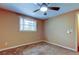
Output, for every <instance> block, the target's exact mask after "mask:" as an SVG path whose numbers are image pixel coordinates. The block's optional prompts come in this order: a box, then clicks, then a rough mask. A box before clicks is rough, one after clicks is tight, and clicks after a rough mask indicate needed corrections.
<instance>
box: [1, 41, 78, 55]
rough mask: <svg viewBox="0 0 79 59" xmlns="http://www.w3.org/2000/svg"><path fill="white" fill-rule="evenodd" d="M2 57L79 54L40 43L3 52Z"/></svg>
mask: <svg viewBox="0 0 79 59" xmlns="http://www.w3.org/2000/svg"><path fill="white" fill-rule="evenodd" d="M0 55H79V53H78V52H74V51H71V50H68V49H65V48H61V47H59V46H55V45H51V44H48V43H45V42H40V43H36V44H31V45H25V46H21V47H18V48H14V49H9V50H5V51H1V52H0Z"/></svg>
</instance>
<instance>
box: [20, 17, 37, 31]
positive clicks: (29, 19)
mask: <svg viewBox="0 0 79 59" xmlns="http://www.w3.org/2000/svg"><path fill="white" fill-rule="evenodd" d="M25 18H26V17H23V16H20V19H19V31H20V32H28V31H32V32H36V31H37V21H36V20H34V19H31V18H26V20H28V21H33V22H35V29H34V30H24V19H25ZM21 19H22V20H23V24H21ZM21 26H23V30H21Z"/></svg>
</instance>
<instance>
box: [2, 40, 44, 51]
mask: <svg viewBox="0 0 79 59" xmlns="http://www.w3.org/2000/svg"><path fill="white" fill-rule="evenodd" d="M39 42H43V41H42V40H39V41H35V42H29V43H25V44H21V45H17V46H13V47H8V48H3V49H0V51H3V50H8V49H12V48H17V47H20V46H24V45H30V44H34V43H39Z"/></svg>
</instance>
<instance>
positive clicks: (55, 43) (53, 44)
mask: <svg viewBox="0 0 79 59" xmlns="http://www.w3.org/2000/svg"><path fill="white" fill-rule="evenodd" d="M44 42H46V43H49V44H53V45H56V46H59V47H62V48H65V49H69V50H72V51H76V50H75V49H72V48H69V47H65V46H62V45H59V44H56V43H51V42H48V41H44ZM76 52H77V51H76Z"/></svg>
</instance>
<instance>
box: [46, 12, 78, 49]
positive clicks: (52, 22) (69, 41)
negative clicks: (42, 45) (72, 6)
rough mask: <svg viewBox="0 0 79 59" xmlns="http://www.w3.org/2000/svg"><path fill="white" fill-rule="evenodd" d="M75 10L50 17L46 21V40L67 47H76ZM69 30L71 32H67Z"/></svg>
mask: <svg viewBox="0 0 79 59" xmlns="http://www.w3.org/2000/svg"><path fill="white" fill-rule="evenodd" d="M75 12H76V11H73V12H69V13H66V14H62V15H59V16H56V17H52V18H50V19H48V21H46V24H45V33H46V38H47V39H46V40H47V41H48V42H50V43H52V44H56V45H60V46H63V47H66V48H69V49H73V50H76V49H77V46H76V44H77V35H76V28H75V27H76V23H75V20H76V13H75ZM68 32H71V33H68Z"/></svg>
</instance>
